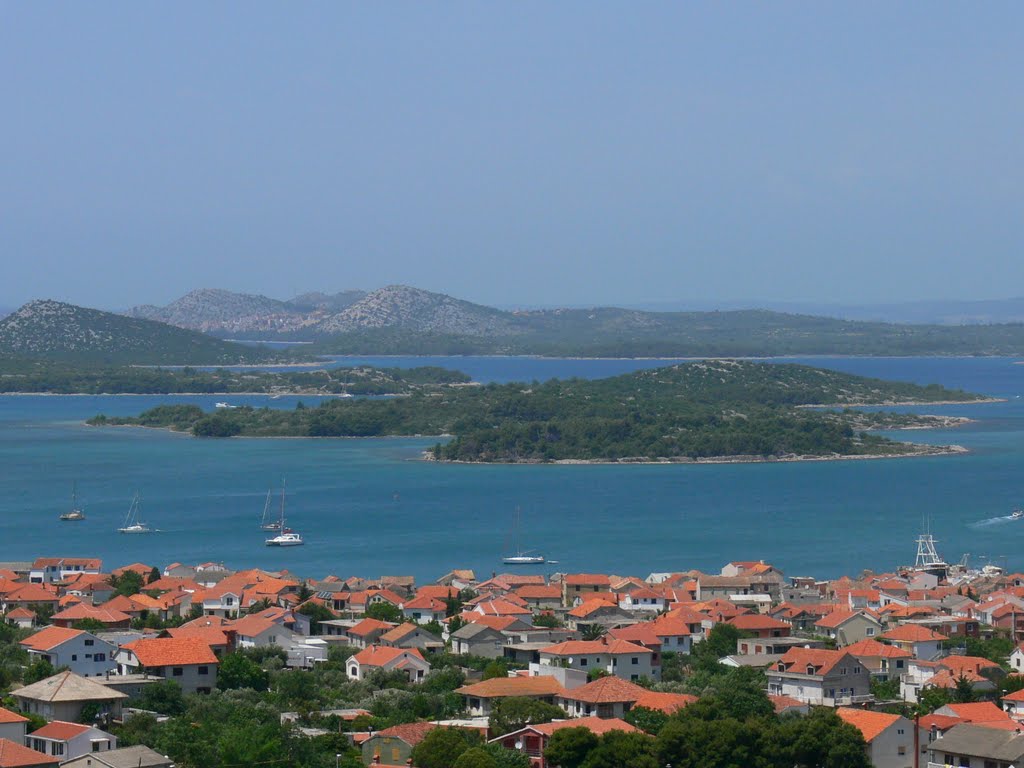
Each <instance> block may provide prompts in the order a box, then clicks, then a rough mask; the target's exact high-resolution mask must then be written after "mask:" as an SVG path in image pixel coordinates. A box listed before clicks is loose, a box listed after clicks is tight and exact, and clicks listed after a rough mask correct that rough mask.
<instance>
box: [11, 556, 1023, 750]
mask: <svg viewBox="0 0 1024 768" xmlns="http://www.w3.org/2000/svg"><path fill="white" fill-rule="evenodd" d="M0 610H2V612H3V617H4V624H3V626H2V628H0V643H2V644H0V652H2V653H0V685H2V686H3V690H4V691H5V692H6V695H5V696H4V698H3V706H4V708H3V709H0V768H11V767H13V766H20V767H25V766H56V765H67V766H74V768H81V767H83V766H97V767H99V766H110V767H111V768H120V767H121V766H136V767H138V766H152V767H156V766H172V765H179V766H208V765H211V766H212V765H225V766H226V765H242V764H255V763H260V764H264V763H266V764H282V765H289V764H291V765H335V766H342V765H345V766H360V765H363V766H418V767H420V768H448V767H449V766H457V768H464V766H470V767H471V768H475V767H476V766H499V767H500V766H523V767H524V768H525V767H526V766H532V767H533V768H554V767H555V766H561V767H562V768H576V767H578V766H591V765H595V766H601V765H619V764H622V765H626V764H628V765H637V766H646V765H651V766H660V765H664V764H666V761H668V762H670V764H671V765H674V766H681V765H695V766H696V765H717V764H722V765H725V764H728V763H727V762H721V763H718V762H715V761H714V759H711V758H705V757H703V756H702V754H701V750H702V749H703V747H702V743H701V741H700V739H701V738H707V739H709V740H710V739H712V738H713V736H712V735H711V734H712V733H713V727H712V726H713V724H714V723H716V722H720V721H729V720H731V721H733V722H738V723H743V724H744V727H748V728H755V725H754V724H753V723H754V722H755V721H754V720H752V719H751V718H754V717H756V718H760V719H759V720H757V722H759V723H761V725H758V726H756V727H761V728H763V727H768V726H765V725H764V723H766V722H769V721H773V722H774V723H775V725H776V726H777V727H779V728H781V729H785V728H787V727H789V728H799V727H800V726H799V725H793V723H800V722H806V723H811V722H815V723H817V726H818V727H819V729H824V731H820V732H824V733H827V734H829V735H828V737H827V738H826V739H825V742H827V743H823V744H822V745H821V746H820V749H822V750H824V752H823V753H822V755H824V756H818V757H813V758H806V762H800V761H799V758H798V759H797V762H793V760H792V759H790V760H789V762H788V764H789V765H794V764H796V765H804V764H807V765H833V764H834V765H857V764H861V765H865V766H869V765H873V766H876V768H911V767H913V768H918V767H919V766H920V767H923V766H928V768H936V767H937V766H945V765H961V766H972V765H974V766H998V767H999V768H1007V767H1008V766H1010V765H1014V764H1017V765H1019V764H1020V763H1021V760H1022V759H1024V739H1021V738H1018V736H1019V734H1020V732H1021V727H1022V726H1021V723H1022V722H1024V671H1022V670H1024V646H1022V645H1020V644H1018V642H1017V641H1018V639H1019V638H1020V637H1021V634H1020V633H1021V631H1022V630H1024V574H1006V573H1004V572H1003V569H1001V568H998V567H995V566H987V567H985V568H983V569H981V570H976V571H972V570H969V569H967V568H966V567H957V566H949V565H947V564H945V563H944V562H941V560H940V559H939V558H938V556H937V554H936V553H935V551H934V546H933V544H932V542H931V538H930V537H929V536H922V537H921V539H920V540H919V556H918V562H917V564H916V565H915V566H912V567H907V568H903V569H900V570H898V571H894V572H891V573H879V574H872V573H864V574H862V575H861V576H859V577H857V578H851V577H843V578H840V579H836V580H825V581H822V580H816V579H815V578H812V577H803V576H796V577H793V576H786V575H785V574H784V573H783V572H782V571H781V570H779V569H778V568H776V567H775V566H773V565H771V564H769V563H766V562H763V561H752V562H729V563H727V564H726V565H724V566H723V567H722V569H721V571H720V573H715V574H705V573H701V572H698V571H681V572H675V573H652V574H650V575H648V576H647V577H646V578H639V577H637V576H617V575H611V574H588V573H558V574H553V575H551V576H550V577H544V576H542V575H539V574H526V573H501V574H491V575H489V576H484V575H479V576H478V575H477V574H474V573H473V572H472V571H469V570H452V571H449V572H448V573H446V574H444V575H443V576H441V577H440V578H438V579H437V580H436V582H434V583H432V584H423V585H418V584H416V583H415V580H414V579H413V578H411V577H403V576H381V577H379V578H360V577H348V578H341V577H338V576H333V575H331V576H327V577H325V578H322V579H319V580H317V579H303V578H300V577H298V576H296V575H294V574H291V573H288V572H279V573H270V572H266V571H261V570H241V571H232V570H230V569H228V568H226V567H225V566H224V565H222V564H219V563H203V564H199V565H194V566H192V565H183V564H180V563H172V564H169V565H167V566H165V567H163V568H162V569H160V568H158V567H155V566H153V565H150V564H145V563H132V564H128V565H124V566H121V567H117V568H114V569H112V570H111V571H109V572H108V571H105V570H104V563H102V562H101V561H100V560H98V559H92V558H72V557H68V558H39V559H36V560H35V561H34V562H25V563H3V564H0ZM236 717H237V718H238V719H239V720H240V721H241V722H242V723H243V730H242V731H241V734H239V732H238V729H237V728H235V729H232V727H231V724H232V721H233V720H235V718H236ZM688 717H689V718H700V719H701V724H702V725H703V726H704V728H703V730H698V731H697V733H698V735H697V737H696V738H697V740H696V741H693V740H692V739H691V741H689V742H688V741H687V740H686V739H685V738H683V736H684V735H685V734H686V733H688V732H687V731H686V730H685V728H684V726H685V724H686V721H687V718H688ZM194 721H198V722H194ZM673 728H675V730H673ZM183 729H184V730H183ZM709 729H710V730H709ZM190 730H191V731H192V733H189V732H188V731H190ZM670 732H671V734H673V737H672V738H669V737H668V736H666V734H668V733H670ZM783 732H784V731H783ZM701 733H704V734H706V736H704V737H702V736H701V735H700V734H701ZM844 738H845V741H846V743H847V744H848V745H852V747H851V748H852V749H853V750H855V752H856V753H857V754H856V755H854V757H851V756H850V754H849V753H847V754H846V755H845V757H844V756H839V757H837V756H836V755H833V756H832V757H831V758H830V757H828V755H827V752H828V750H829V749H835V745H836V744H837V743H840V742H841V741H843V739H844ZM716 748H718V749H721V748H722V747H721V745H718V746H717V747H716ZM673 750H675V753H673ZM602 754H603V755H604V757H602ZM616 754H618V755H619V757H614V755H616ZM622 755H630V756H631V757H622ZM669 758H671V759H669ZM722 759H723V760H724V759H725V758H724V757H723V758H722ZM602 760H603V761H602ZM851 760H854V762H850V761H851ZM616 761H618V762H616ZM623 761H625V762H623ZM857 761H859V762H857Z"/></svg>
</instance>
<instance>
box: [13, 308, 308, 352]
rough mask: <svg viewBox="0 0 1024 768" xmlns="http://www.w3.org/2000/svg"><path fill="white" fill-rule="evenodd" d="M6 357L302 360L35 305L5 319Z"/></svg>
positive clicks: (154, 325) (92, 312)
mask: <svg viewBox="0 0 1024 768" xmlns="http://www.w3.org/2000/svg"><path fill="white" fill-rule="evenodd" d="M0 358H3V359H5V360H15V361H17V360H21V361H38V360H42V361H49V362H61V363H65V364H74V365H175V364H177V365H183V364H191V365H235V364H244V363H266V362H279V361H285V360H295V361H297V360H299V359H300V358H298V357H297V356H296V355H294V354H292V353H289V352H284V353H283V352H275V351H273V350H269V349H267V348H265V347H259V346H251V345H245V344H235V343H232V342H229V341H222V340H221V339H216V338H214V337H212V336H207V335H206V334H203V333H197V332H196V331H190V330H186V329H183V328H178V327H176V326H173V325H167V324H165V323H158V322H154V321H152V320H143V319H139V318H133V317H124V316H123V315H117V314H114V313H112V312H102V311H100V310H98V309H88V308H86V307H78V306H75V305H73V304H65V303H62V302H59V301H47V300H44V301H33V302H30V303H28V304H26V305H24V306H23V307H21V308H20V309H18V310H17V311H15V312H12V313H11V314H10V315H8V316H7V317H5V318H2V319H0Z"/></svg>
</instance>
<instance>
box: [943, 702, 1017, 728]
mask: <svg viewBox="0 0 1024 768" xmlns="http://www.w3.org/2000/svg"><path fill="white" fill-rule="evenodd" d="M942 709H949V710H951V711H952V712H953V714H954V715H955V716H956V717H959V718H960V719H961V720H963V721H964V722H967V723H987V722H994V721H1004V720H1010V719H1011V718H1010V715H1009V714H1008V713H1006V712H1004V711H1003V710H1001V709H1000V708H999V707H997V706H996V705H995V704H993V703H992V702H991V701H975V702H971V703H969V704H946V705H945V706H944V707H942Z"/></svg>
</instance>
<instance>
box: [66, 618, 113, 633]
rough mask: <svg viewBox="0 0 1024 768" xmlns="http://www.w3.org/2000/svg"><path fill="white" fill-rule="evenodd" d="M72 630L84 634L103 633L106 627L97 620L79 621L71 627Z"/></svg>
mask: <svg viewBox="0 0 1024 768" xmlns="http://www.w3.org/2000/svg"><path fill="white" fill-rule="evenodd" d="M72 628H73V629H81V630H83V631H84V632H103V631H104V630H106V628H107V625H106V624H104V623H103V622H102V621H100V620H99V619H89V618H87V619H79V620H78V621H76V622H75V623H74V624H73V625H72Z"/></svg>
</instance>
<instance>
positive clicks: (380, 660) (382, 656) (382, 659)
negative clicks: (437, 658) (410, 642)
mask: <svg viewBox="0 0 1024 768" xmlns="http://www.w3.org/2000/svg"><path fill="white" fill-rule="evenodd" d="M404 654H408V655H409V656H412V657H414V658H417V659H419V660H420V661H425V659H424V658H423V654H421V653H420V651H419V648H391V647H389V646H386V645H371V646H370V647H369V648H364V649H363V650H361V651H360V652H359V653H357V654H356V655H355V656H353V657H352V658H353V659H355V660H356V662H358V663H359V665H360V666H367V667H383V666H384V665H385V664H387V663H388V662H391V661H394V660H395V659H397V658H398V657H399V656H402V655H404Z"/></svg>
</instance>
